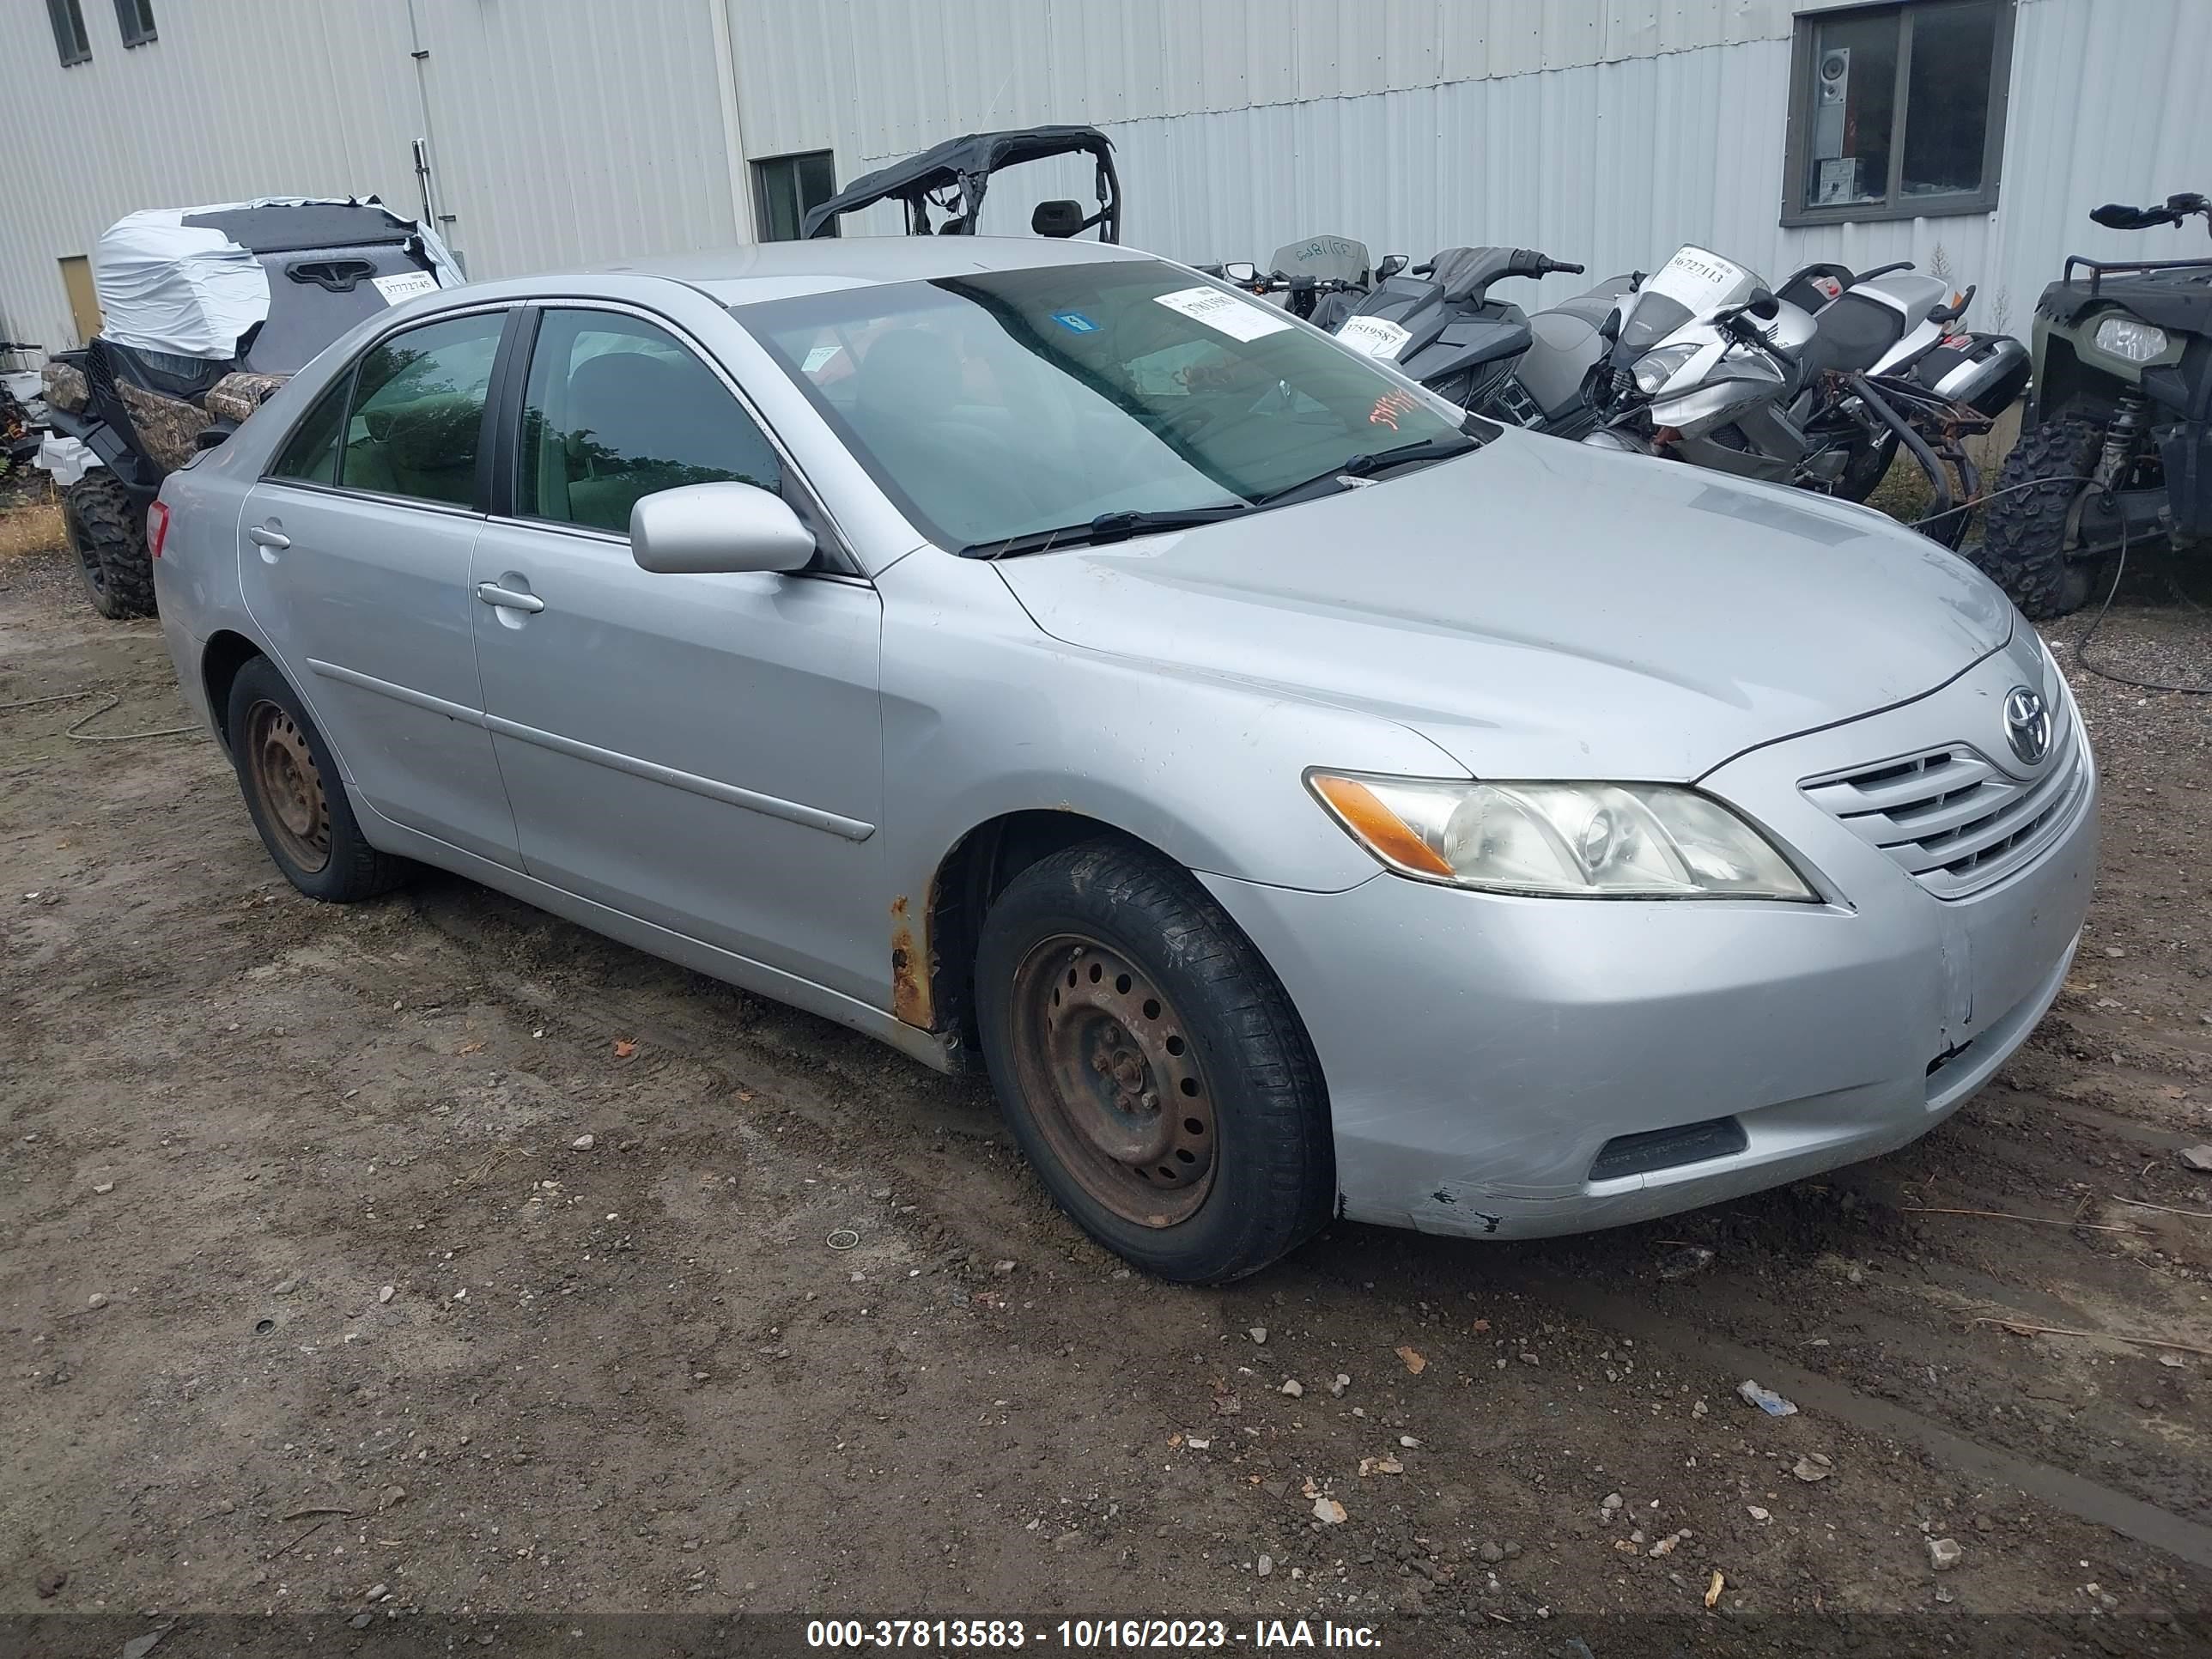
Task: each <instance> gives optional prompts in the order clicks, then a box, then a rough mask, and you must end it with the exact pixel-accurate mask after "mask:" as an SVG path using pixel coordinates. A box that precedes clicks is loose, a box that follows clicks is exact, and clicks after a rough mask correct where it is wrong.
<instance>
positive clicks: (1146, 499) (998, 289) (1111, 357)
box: [732, 260, 1473, 552]
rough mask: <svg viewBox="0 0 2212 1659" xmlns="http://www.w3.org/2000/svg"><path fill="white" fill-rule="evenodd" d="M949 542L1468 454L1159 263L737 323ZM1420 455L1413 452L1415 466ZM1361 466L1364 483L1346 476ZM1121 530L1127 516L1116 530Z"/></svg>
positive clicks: (798, 306)
mask: <svg viewBox="0 0 2212 1659" xmlns="http://www.w3.org/2000/svg"><path fill="white" fill-rule="evenodd" d="M732 310H733V314H734V315H735V316H736V317H737V318H738V320H739V321H740V322H741V323H743V324H744V325H745V327H746V328H747V329H749V330H750V331H751V332H752V334H753V335H754V337H756V338H757V339H758V340H759V341H760V342H761V343H763V345H764V346H765V347H766V348H767V349H768V350H769V352H770V354H771V355H773V356H775V358H776V359H777V360H778V361H779V362H781V365H782V367H783V368H784V369H785V371H786V372H787V373H788V374H790V375H791V377H792V379H793V380H794V381H795V382H797V384H798V385H799V387H800V389H801V390H802V391H804V392H805V393H806V395H807V396H808V398H811V400H812V401H813V403H814V404H815V406H816V408H817V409H818V410H821V411H822V413H823V416H824V418H826V419H827V420H828V421H829V422H830V424H831V425H832V426H833V427H834V428H836V429H837V431H838V432H839V434H840V435H842V437H843V439H844V441H845V442H846V443H847V444H848V446H849V447H851V448H852V450H853V452H854V454H855V455H856V456H858V457H859V459H860V461H861V463H862V465H865V466H866V468H867V469H868V471H869V472H870V475H871V476H872V477H874V479H875V480H876V482H877V483H878V484H880V485H881V486H882V487H883V488H884V490H885V492H886V493H887V494H889V495H890V497H891V498H892V500H893V501H896V503H897V504H898V505H899V507H900V508H901V510H902V511H903V512H904V513H906V514H907V516H908V518H909V519H911V520H913V521H914V522H915V525H916V526H919V527H920V528H921V530H922V531H924V532H925V533H927V535H929V536H930V537H931V538H933V540H935V541H937V542H938V543H939V544H941V545H943V546H945V547H950V548H956V549H963V550H970V551H1000V552H1005V551H1021V550H1027V549H1024V548H1020V547H1012V546H1008V545H1007V544H1010V543H1013V542H1016V541H1017V540H1018V539H1019V538H1025V537H1027V538H1041V539H1043V540H1044V541H1045V543H1046V544H1048V545H1049V544H1051V539H1052V538H1049V536H1048V533H1047V532H1055V531H1065V532H1068V534H1067V535H1066V538H1065V539H1066V540H1069V541H1073V540H1075V539H1078V538H1079V535H1080V534H1081V532H1083V531H1084V530H1085V529H1086V528H1087V529H1089V530H1090V531H1091V532H1092V533H1091V536H1090V538H1091V539H1097V535H1098V534H1099V533H1103V526H1098V525H1097V521H1098V520H1107V521H1108V523H1109V524H1114V525H1115V526H1116V527H1117V528H1119V529H1120V531H1121V533H1125V534H1126V533H1129V532H1131V531H1133V530H1135V529H1139V528H1145V527H1148V526H1146V525H1144V524H1143V523H1142V522H1141V520H1143V519H1145V518H1146V517H1149V516H1150V515H1153V514H1166V515H1169V516H1170V517H1172V516H1173V515H1176V514H1177V513H1187V512H1191V511H1193V510H1200V511H1204V510H1207V509H1217V510H1219V511H1220V512H1224V513H1228V512H1236V511H1240V510H1249V508H1251V507H1254V506H1255V505H1269V504H1273V498H1274V497H1277V496H1280V495H1284V494H1285V492H1290V491H1294V490H1297V489H1298V488H1299V487H1300V486H1302V485H1304V484H1307V483H1314V484H1316V488H1317V489H1323V490H1326V489H1334V488H1342V487H1343V486H1341V485H1338V484H1336V483H1334V474H1335V473H1336V471H1339V470H1340V469H1342V470H1348V471H1355V472H1357V471H1380V470H1381V469H1382V465H1384V464H1387V463H1388V462H1389V455H1390V453H1391V452H1395V451H1400V450H1404V451H1406V452H1407V454H1406V456H1405V458H1404V460H1405V464H1412V463H1413V462H1416V461H1433V460H1437V459H1443V458H1444V457H1446V456H1448V455H1450V454H1452V453H1456V451H1457V450H1458V449H1460V448H1462V447H1473V444H1472V442H1471V441H1469V440H1468V439H1466V438H1463V437H1462V436H1460V431H1461V428H1460V427H1459V426H1458V425H1457V424H1456V423H1455V421H1454V420H1453V419H1452V418H1451V416H1450V414H1449V412H1448V411H1445V410H1441V409H1440V408H1439V407H1438V406H1437V404H1435V403H1434V402H1433V401H1431V399H1429V398H1425V397H1424V396H1421V395H1418V394H1415V393H1413V392H1408V391H1407V389H1406V388H1405V386H1403V385H1402V384H1401V383H1400V382H1398V381H1396V380H1392V379H1390V378H1389V376H1387V375H1385V374H1383V373H1382V372H1381V371H1379V370H1377V369H1376V368H1372V367H1370V365H1369V364H1368V363H1367V362H1365V361H1364V360H1363V359H1361V358H1360V357H1358V356H1354V355H1353V354H1352V353H1351V352H1349V351H1347V350H1346V349H1343V348H1342V347H1340V346H1338V345H1336V344H1334V343H1332V342H1330V341H1329V340H1328V339H1326V338H1324V337H1318V336H1316V335H1315V334H1313V333H1311V332H1310V331H1307V330H1305V329H1304V328H1302V327H1299V326H1298V325H1296V324H1294V323H1292V322H1291V320H1290V319H1288V318H1287V317H1285V315H1284V314H1283V313H1281V312H1279V311H1278V310H1276V309H1275V308H1273V307H1269V306H1265V305H1261V304H1259V303H1258V302H1256V301H1251V300H1249V299H1247V298H1245V297H1244V296H1243V295H1237V294H1233V293H1231V292H1229V291H1227V290H1225V289H1221V288H1217V287H1215V286H1213V285H1212V284H1211V283H1201V282H1200V281H1198V279H1196V278H1195V277H1194V276H1192V275H1191V274H1190V273H1189V272H1188V271H1183V270H1176V269H1175V268H1174V267H1172V266H1170V265H1166V264H1160V263H1158V262H1157V261H1153V260H1127V261H1115V262H1113V263H1111V264H1107V263H1100V264H1070V265H1054V266H1048V267H1043V268H1041V269H1036V270H1006V271H979V272H975V273H974V274H972V275H965V276H945V277H939V278H937V279H935V280H933V281H930V282H924V283H890V284H884V285H881V286H876V287H868V288H856V289H839V290H836V291H833V292H829V293H825V294H815V295H805V296H804V297H802V298H798V299H790V300H777V301H766V302H763V303H761V304H758V305H749V306H740V307H733V308H732ZM1417 446H1418V447H1420V448H1419V450H1418V451H1417V449H1416V447H1417ZM1355 458H1361V459H1360V464H1358V465H1352V466H1351V467H1349V468H1347V467H1346V464H1347V463H1348V462H1353V461H1354V460H1355ZM1115 515H1131V516H1129V517H1124V518H1122V519H1121V520H1119V521H1118V522H1117V521H1116V520H1115Z"/></svg>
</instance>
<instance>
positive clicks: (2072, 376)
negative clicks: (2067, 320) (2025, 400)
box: [2035, 335, 2122, 421]
mask: <svg viewBox="0 0 2212 1659" xmlns="http://www.w3.org/2000/svg"><path fill="white" fill-rule="evenodd" d="M2121 390H2122V382H2120V381H2118V380H2115V379H2113V377H2112V375H2110V374H2106V373H2105V372H2104V371H2103V370H2102V369H2095V368H2087V367H2085V366H2084V365H2083V363H2082V362H2081V358H2080V357H2079V356H2076V355H2075V350H2074V345H2073V342H2072V341H2070V340H2068V339H2065V338H2063V337H2061V336H2057V335H2053V336H2051V337H2050V338H2049V339H2047V340H2045V342H2044V347H2043V362H2041V363H2040V364H2039V366H2038V372H2037V374H2036V383H2035V418H2036V419H2037V420H2039V421H2055V420H2057V419H2059V418H2060V417H2061V416H2067V415H2079V416H2081V417H2082V418H2083V419H2084V420H2091V421H2107V420H2110V419H2111V418H2112V410H2113V407H2114V405H2115V404H2117V403H2118V399H2119V394H2120V392H2121Z"/></svg>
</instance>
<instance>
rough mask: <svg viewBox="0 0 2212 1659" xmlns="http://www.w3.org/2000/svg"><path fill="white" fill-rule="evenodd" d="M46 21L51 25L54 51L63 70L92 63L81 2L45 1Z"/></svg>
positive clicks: (88, 36) (90, 46)
mask: <svg viewBox="0 0 2212 1659" xmlns="http://www.w3.org/2000/svg"><path fill="white" fill-rule="evenodd" d="M46 21H48V22H49V23H51V24H52V25H53V29H54V50H55V51H56V52H58V53H60V54H61V60H62V67H63V68H64V69H67V68H69V67H70V64H88V63H90V62H91V61H92V37H91V36H90V35H88V34H87V33H85V32H84V7H83V5H82V3H81V0H46Z"/></svg>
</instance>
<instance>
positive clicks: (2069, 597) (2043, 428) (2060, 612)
mask: <svg viewBox="0 0 2212 1659" xmlns="http://www.w3.org/2000/svg"><path fill="white" fill-rule="evenodd" d="M2103 444H2104V433H2103V431H2102V430H2101V429H2100V428H2099V427H2097V426H2096V425H2095V424H2093V422H2089V421H2086V420H2083V419H2082V418H2081V416H2061V417H2060V418H2058V419H2057V420H2055V421H2045V422H2043V424H2042V425H2040V426H2038V427H2034V428H2030V429H2029V430H2028V431H2027V432H2025V433H2023V434H2021V440H2020V441H2019V442H2018V443H2016V444H2015V445H2014V446H2013V450H2012V453H2011V454H2010V455H2008V456H2007V457H2006V458H2005V464H2004V470H2003V471H2002V473H2001V474H1999V476H1998V478H1997V489H1996V494H1995V495H1994V496H1993V497H1992V499H1991V500H1990V506H1989V518H1988V521H1987V524H1986V526H1985V527H1984V530H1983V532H1982V544H1981V546H1980V548H1979V549H1978V550H1976V551H1975V553H1974V554H1973V555H1972V557H1973V560H1974V562H1975V563H1977V564H1978V565H1979V566H1981V568H1982V569H1983V570H1984V571H1985V572H1986V573H1987V574H1988V575H1989V577H1990V580H1992V581H1994V582H1996V585H1997V586H1999V587H2002V589H2004V591H2005V592H2006V594H2007V595H2008V597H2010V599H2011V600H2012V602H2013V603H2014V604H2015V605H2018V606H2019V607H2020V608H2021V614H2023V615H2024V616H2027V617H2030V618H2031V619H2033V620H2034V621H2037V622H2041V621H2045V620H2046V619H2048V618H2050V617H2063V616H2064V615H2066V614H2067V612H2069V611H2078V610H2080V609H2081V606H2082V605H2084V604H2085V603H2087V600H2088V598H2089V594H2090V592H2091V590H2092V588H2093V586H2094V584H2095V581H2096V574H2097V570H2098V568H2099V564H2100V561H2098V560H2096V559H2094V558H2090V559H2069V558H2068V557H2067V556H2066V523H2067V520H2068V518H2069V515H2070V514H2071V513H2072V512H2073V508H2074V503H2075V501H2076V500H2078V499H2079V498H2080V496H2081V493H2082V491H2084V490H2085V489H2090V488H2091V487H2092V486H2090V485H2089V484H2088V483H2086V482H2084V481H2085V480H2086V479H2087V477H2088V474H2089V470H2090V469H2091V468H2092V467H2093V466H2095V465H2096V464H2097V456H2098V452H2099V451H2100V448H2101V447H2103Z"/></svg>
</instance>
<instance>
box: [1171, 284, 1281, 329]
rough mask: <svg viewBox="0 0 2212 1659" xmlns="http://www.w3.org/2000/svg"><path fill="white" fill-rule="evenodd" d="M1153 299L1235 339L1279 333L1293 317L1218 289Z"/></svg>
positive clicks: (1186, 291)
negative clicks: (1290, 317)
mask: <svg viewBox="0 0 2212 1659" xmlns="http://www.w3.org/2000/svg"><path fill="white" fill-rule="evenodd" d="M1152 298H1153V299H1154V300H1156V301H1158V302H1159V303H1160V304H1162V305H1164V306H1165V307H1167V308H1168V309H1169V310H1170V311H1180V312H1181V313H1182V314H1183V315H1184V316H1186V317H1191V318H1195V319H1197V320H1198V321H1200V322H1201V323H1204V324H1205V325H1206V326H1207V327H1208V328H1210V329H1212V330H1214V331H1216V332H1218V333H1222V334H1226V335H1227V336H1228V337H1230V338H1231V339H1232V340H1256V339H1259V338H1260V337H1261V336H1263V335H1267V334H1279V333H1281V332H1282V331H1284V330H1285V329H1286V328H1288V327H1289V326H1290V325H1291V319H1289V318H1287V317H1285V316H1284V315H1283V314H1282V313H1279V312H1275V311H1270V310H1269V309H1268V308H1267V307H1265V306H1255V305H1253V304H1251V303H1250V302H1249V301H1244V300H1240V299H1238V298H1237V296H1236V295H1233V294H1224V293H1223V292H1222V291H1221V290H1220V289H1218V288H1179V289H1176V291H1175V292H1174V293H1172V294H1155V295H1152Z"/></svg>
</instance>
